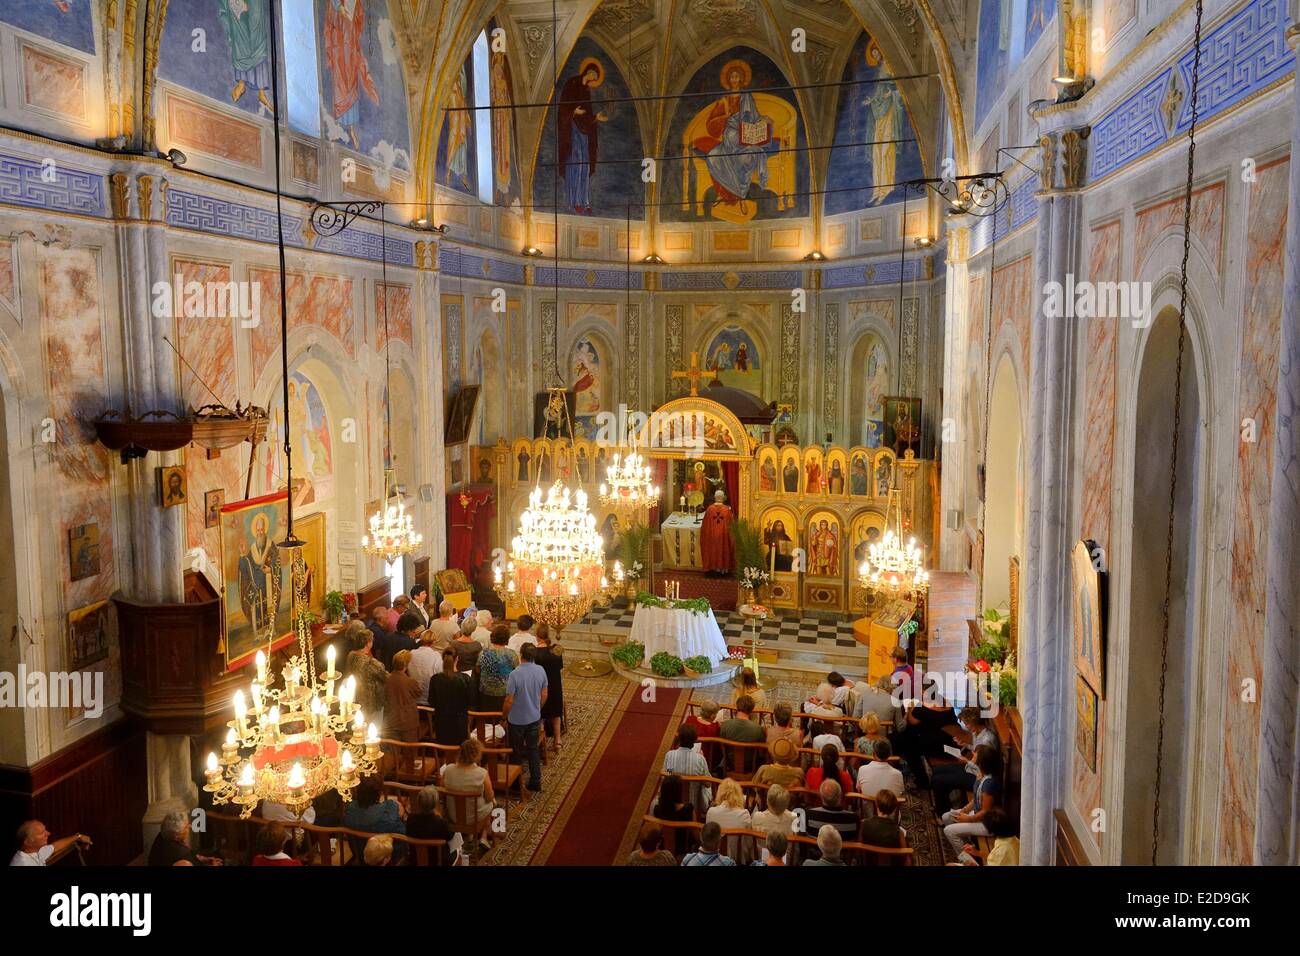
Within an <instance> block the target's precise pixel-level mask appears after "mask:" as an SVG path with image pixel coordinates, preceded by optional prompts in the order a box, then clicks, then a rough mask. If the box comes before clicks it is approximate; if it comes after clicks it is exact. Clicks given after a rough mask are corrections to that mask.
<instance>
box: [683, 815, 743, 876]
mask: <svg viewBox="0 0 1300 956" xmlns="http://www.w3.org/2000/svg"><path fill="white" fill-rule="evenodd" d="M721 845H722V827H721V826H720V825H719V824H718V821H717V820H710V821H709V822H708V823H706V824H704V826H703V827H701V828H700V848H699V850H697V851H696V852H695V853H687V854H686V855H685V856H684V857H682V866H735V865H736V861H735V860H733V859H732V858H731V857H729V856H723V854H722V851H721V850H720V849H718V848H719V847H720V846H721Z"/></svg>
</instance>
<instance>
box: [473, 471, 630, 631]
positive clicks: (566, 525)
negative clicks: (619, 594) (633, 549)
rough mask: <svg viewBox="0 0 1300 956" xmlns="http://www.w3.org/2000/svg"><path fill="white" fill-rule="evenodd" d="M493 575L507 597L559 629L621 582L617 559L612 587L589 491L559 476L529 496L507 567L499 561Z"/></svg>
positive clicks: (603, 600)
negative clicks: (572, 487) (589, 506)
mask: <svg viewBox="0 0 1300 956" xmlns="http://www.w3.org/2000/svg"><path fill="white" fill-rule="evenodd" d="M492 575H493V581H494V585H495V589H496V592H497V594H499V595H500V596H501V598H502V599H503V600H505V601H510V602H514V601H523V603H524V605H525V606H526V607H527V609H528V613H529V614H530V615H532V616H533V617H534V618H535V619H537V620H539V621H543V622H545V623H546V624H547V625H548V626H549V627H552V628H555V629H556V630H561V629H563V628H564V627H566V626H567V625H569V624H572V623H573V622H574V621H577V620H580V619H581V618H583V617H585V616H586V614H587V612H588V611H590V610H591V608H592V605H594V604H603V603H605V602H607V601H608V600H609V598H610V597H611V596H612V594H613V593H614V590H615V589H617V588H620V587H622V584H623V568H622V565H620V564H619V563H618V562H617V561H615V562H614V582H615V583H614V586H613V587H611V586H610V583H609V580H608V578H607V577H606V575H605V548H604V544H603V542H602V541H601V538H600V532H599V531H597V530H596V517H595V515H593V514H592V513H591V512H590V511H589V510H588V509H587V493H586V492H585V491H583V490H581V489H579V490H578V491H577V492H572V491H570V490H569V489H568V488H565V487H563V484H562V483H561V482H559V481H556V482H555V484H553V485H551V488H550V490H549V491H548V492H547V493H546V497H545V498H543V497H542V489H541V488H540V487H536V488H534V489H533V491H532V494H530V495H529V496H528V507H527V508H526V509H525V510H524V513H523V514H522V515H520V517H519V533H518V534H517V535H515V537H514V539H513V540H512V541H511V544H510V558H509V560H508V561H507V563H506V567H505V573H504V574H503V573H502V569H501V567H500V566H497V567H496V568H494V569H493V572H492Z"/></svg>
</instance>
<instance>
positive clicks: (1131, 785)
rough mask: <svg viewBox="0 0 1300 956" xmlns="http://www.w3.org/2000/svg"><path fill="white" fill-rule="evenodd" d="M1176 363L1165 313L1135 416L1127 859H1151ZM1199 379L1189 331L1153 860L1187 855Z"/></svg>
mask: <svg viewBox="0 0 1300 956" xmlns="http://www.w3.org/2000/svg"><path fill="white" fill-rule="evenodd" d="M1177 361H1178V313H1177V312H1176V311H1175V310H1174V309H1166V310H1164V311H1163V312H1162V313H1161V314H1160V316H1159V317H1158V318H1157V319H1156V321H1155V323H1154V324H1153V326H1152V328H1151V333H1150V336H1149V337H1148V339H1147V344H1146V349H1145V351H1144V352H1143V355H1142V363H1141V366H1140V369H1139V372H1138V380H1137V406H1136V408H1137V411H1136V418H1135V420H1134V434H1135V435H1136V436H1137V437H1136V448H1135V454H1134V466H1133V493H1132V515H1133V518H1132V527H1131V529H1130V530H1131V549H1130V555H1129V568H1130V576H1131V584H1130V588H1129V602H1128V603H1129V610H1128V614H1129V620H1128V644H1129V647H1128V666H1127V669H1126V673H1125V674H1124V675H1123V678H1122V679H1123V680H1124V681H1126V682H1127V688H1126V702H1125V707H1124V713H1123V720H1124V724H1125V726H1124V735H1123V739H1124V781H1123V794H1124V802H1123V807H1124V814H1123V833H1122V838H1121V840H1120V846H1121V847H1122V851H1121V863H1124V864H1149V863H1150V862H1151V838H1152V832H1153V818H1152V815H1153V811H1154V799H1155V790H1156V787H1155V784H1156V759H1155V758H1156V727H1157V725H1158V723H1159V719H1160V701H1159V697H1160V670H1161V646H1160V645H1161V641H1160V637H1161V627H1162V624H1161V621H1162V613H1161V609H1162V603H1163V600H1164V594H1165V562H1166V559H1167V556H1168V554H1169V550H1168V545H1167V534H1168V524H1167V522H1168V519H1169V504H1170V503H1169V474H1170V466H1171V464H1172V463H1173V461H1172V459H1173V434H1174V408H1173V405H1174V403H1173V394H1174V378H1175V369H1176V366H1177ZM1201 404H1202V397H1201V393H1200V384H1199V381H1198V376H1197V368H1196V359H1195V355H1194V351H1193V347H1192V341H1191V339H1190V333H1189V338H1188V342H1187V347H1186V350H1185V352H1184V357H1183V383H1182V415H1181V424H1180V428H1179V443H1178V462H1177V472H1178V493H1177V498H1176V500H1175V502H1174V536H1173V552H1172V562H1171V567H1172V571H1173V577H1172V584H1171V587H1170V592H1169V658H1168V669H1167V680H1166V689H1165V707H1164V711H1165V732H1164V747H1163V754H1162V758H1161V762H1162V767H1161V772H1160V842H1159V846H1158V848H1157V854H1156V859H1157V862H1158V863H1159V864H1160V865H1162V866H1164V865H1173V864H1178V863H1182V862H1183V861H1184V856H1185V853H1184V844H1183V831H1184V829H1185V827H1184V825H1183V823H1184V820H1185V818H1186V811H1187V807H1186V799H1187V796H1188V794H1189V793H1190V791H1191V787H1190V786H1189V781H1188V776H1187V772H1188V765H1189V761H1190V754H1189V753H1188V740H1189V739H1191V737H1190V731H1191V727H1192V714H1191V709H1190V708H1191V701H1192V698H1193V695H1192V694H1190V693H1189V692H1188V689H1189V688H1190V687H1192V686H1194V683H1195V682H1194V681H1193V680H1192V679H1191V676H1192V675H1191V673H1190V671H1191V664H1192V649H1193V648H1194V646H1195V632H1196V622H1197V619H1198V614H1197V594H1198V590H1199V589H1198V588H1197V586H1196V582H1197V576H1198V572H1199V560H1198V554H1197V551H1196V547H1195V540H1196V531H1197V522H1198V517H1199V513H1200V509H1201V474H1200V473H1201V468H1202V460H1203V457H1204V450H1205V436H1204V434H1203V428H1202V426H1201V422H1200V417H1201Z"/></svg>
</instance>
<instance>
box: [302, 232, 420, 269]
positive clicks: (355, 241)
mask: <svg viewBox="0 0 1300 956" xmlns="http://www.w3.org/2000/svg"><path fill="white" fill-rule="evenodd" d="M285 241H286V242H287V241H288V237H287V236H286V237H285ZM381 244H382V245H381ZM295 245H301V243H298V242H297V241H296V238H295ZM315 248H316V249H317V250H318V251H320V252H334V253H338V254H339V255H345V256H352V257H353V258H355V259H369V260H371V261H372V262H382V261H383V260H384V255H383V253H382V252H381V249H387V252H388V261H389V263H390V264H392V265H397V266H413V265H415V245H414V243H411V242H408V241H407V240H405V239H394V238H393V237H392V236H380V234H379V233H377V232H370V231H368V230H366V229H358V228H356V227H353V226H349V227H348V228H346V229H344V230H343V231H342V232H339V233H335V234H334V235H332V236H318V237H317V239H316V246H315Z"/></svg>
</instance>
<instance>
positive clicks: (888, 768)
mask: <svg viewBox="0 0 1300 956" xmlns="http://www.w3.org/2000/svg"><path fill="white" fill-rule="evenodd" d="M892 755H893V748H892V747H890V746H889V741H888V740H877V741H876V742H875V743H874V744H873V745H872V753H871V759H870V760H868V761H866V762H865V763H863V765H862V766H861V767H859V768H858V793H865V794H868V795H873V796H874V795H875V794H877V793H879V792H880V791H881V790H889V791H891V792H893V793H894V794H896V795H897V796H900V797H901V796H902V795H903V772H902V771H901V770H899V769H898V768H897V767H895V766H893V765H892V764H891V763H890V762H889V758H890V757H891V756H892Z"/></svg>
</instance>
